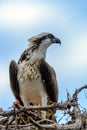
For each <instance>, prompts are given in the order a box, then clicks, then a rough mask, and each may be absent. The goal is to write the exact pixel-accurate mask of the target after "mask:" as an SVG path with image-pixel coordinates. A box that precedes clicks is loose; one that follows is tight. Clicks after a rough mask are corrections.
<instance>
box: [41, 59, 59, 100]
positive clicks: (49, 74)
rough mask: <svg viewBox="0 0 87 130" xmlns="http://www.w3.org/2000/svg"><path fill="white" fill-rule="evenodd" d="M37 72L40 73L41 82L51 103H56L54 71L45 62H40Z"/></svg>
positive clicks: (56, 91)
mask: <svg viewBox="0 0 87 130" xmlns="http://www.w3.org/2000/svg"><path fill="white" fill-rule="evenodd" d="M39 71H40V73H41V77H42V80H43V82H44V84H45V87H46V91H47V94H48V96H49V98H50V100H51V101H53V102H57V101H58V87H57V80H56V74H55V71H54V69H53V68H52V67H51V66H50V65H49V64H48V63H47V62H45V60H43V59H42V60H41V62H40V65H39Z"/></svg>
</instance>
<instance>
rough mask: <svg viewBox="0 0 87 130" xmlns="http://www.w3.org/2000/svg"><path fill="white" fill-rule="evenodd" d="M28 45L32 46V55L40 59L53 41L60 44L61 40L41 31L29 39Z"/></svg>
mask: <svg viewBox="0 0 87 130" xmlns="http://www.w3.org/2000/svg"><path fill="white" fill-rule="evenodd" d="M29 42H30V46H31V48H33V49H32V50H33V53H34V56H36V55H37V56H38V57H39V58H40V59H41V58H45V55H46V50H47V48H48V47H49V46H50V45H51V44H54V43H58V44H61V41H60V40H59V39H58V38H56V37H55V36H54V35H53V34H51V33H46V32H45V33H41V34H39V35H37V36H34V37H32V38H30V39H29Z"/></svg>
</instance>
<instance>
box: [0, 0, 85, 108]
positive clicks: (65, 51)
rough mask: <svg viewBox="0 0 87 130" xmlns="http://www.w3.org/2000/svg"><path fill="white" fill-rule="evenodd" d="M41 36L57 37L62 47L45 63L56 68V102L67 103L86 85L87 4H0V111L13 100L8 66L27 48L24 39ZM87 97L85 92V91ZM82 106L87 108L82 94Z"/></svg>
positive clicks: (19, 0) (80, 0) (62, 0)
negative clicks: (57, 86) (75, 91)
mask: <svg viewBox="0 0 87 130" xmlns="http://www.w3.org/2000/svg"><path fill="white" fill-rule="evenodd" d="M41 32H50V33H53V34H54V35H55V36H56V37H58V38H59V39H60V40H61V42H62V44H61V46H58V45H56V44H55V45H52V46H51V47H50V48H49V49H48V51H47V57H46V60H47V62H48V63H49V64H50V65H51V66H53V67H54V68H55V71H56V75H57V80H58V85H59V101H61V100H66V89H68V91H69V92H70V94H71V95H72V94H73V92H74V90H75V89H76V88H79V87H81V86H83V85H85V84H87V1H86V0H71V1H70V0H52V1H50V0H42V1H40V0H32V1H31V0H15V1H12V0H3V1H0V107H3V108H4V109H7V108H8V107H11V105H12V102H13V101H14V100H15V99H14V96H13V94H12V92H11V89H10V84H9V63H10V61H11V60H12V59H15V60H16V61H18V59H19V57H20V55H21V53H22V52H23V50H24V49H26V48H27V46H28V42H27V39H28V38H30V37H32V36H34V35H37V34H39V33H41ZM85 92H86V93H87V90H85ZM79 101H80V103H81V106H83V107H86V108H87V105H86V104H87V99H85V95H84V92H82V93H81V94H80V95H79Z"/></svg>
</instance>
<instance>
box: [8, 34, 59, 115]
mask: <svg viewBox="0 0 87 130" xmlns="http://www.w3.org/2000/svg"><path fill="white" fill-rule="evenodd" d="M28 41H29V42H30V44H29V47H28V48H27V49H26V50H25V51H24V52H23V53H22V55H21V57H20V59H19V61H18V63H16V62H15V61H14V60H12V61H11V63H10V66H9V75H10V84H11V89H12V91H13V94H14V96H15V98H16V99H17V100H19V102H20V104H21V105H24V106H25V107H29V105H31V104H33V105H41V106H46V105H47V104H50V103H52V102H57V100H58V86H57V80H56V74H55V71H54V69H53V68H52V67H51V66H50V65H49V64H48V63H47V62H46V61H45V57H46V51H47V48H48V47H49V46H50V45H51V44H54V43H59V44H60V43H61V41H60V40H59V39H58V38H56V37H54V35H53V34H50V33H41V34H39V35H37V36H34V37H32V38H30V39H29V40H28ZM45 116H46V114H45V113H44V112H43V114H42V117H45Z"/></svg>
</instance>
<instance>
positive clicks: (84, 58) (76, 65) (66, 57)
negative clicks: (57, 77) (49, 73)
mask: <svg viewBox="0 0 87 130" xmlns="http://www.w3.org/2000/svg"><path fill="white" fill-rule="evenodd" d="M70 42H71V44H70V46H69V45H68V47H67V49H66V48H65V49H64V52H62V53H63V54H62V57H61V56H60V59H59V61H60V63H58V65H60V69H61V70H60V71H61V72H62V74H63V75H70V74H71V75H73V74H74V75H75V76H77V75H79V76H80V75H81V74H82V73H83V72H84V73H85V71H87V32H84V33H83V34H82V32H81V33H79V34H78V35H76V37H74V39H71V40H70ZM61 49H62V48H61Z"/></svg>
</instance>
